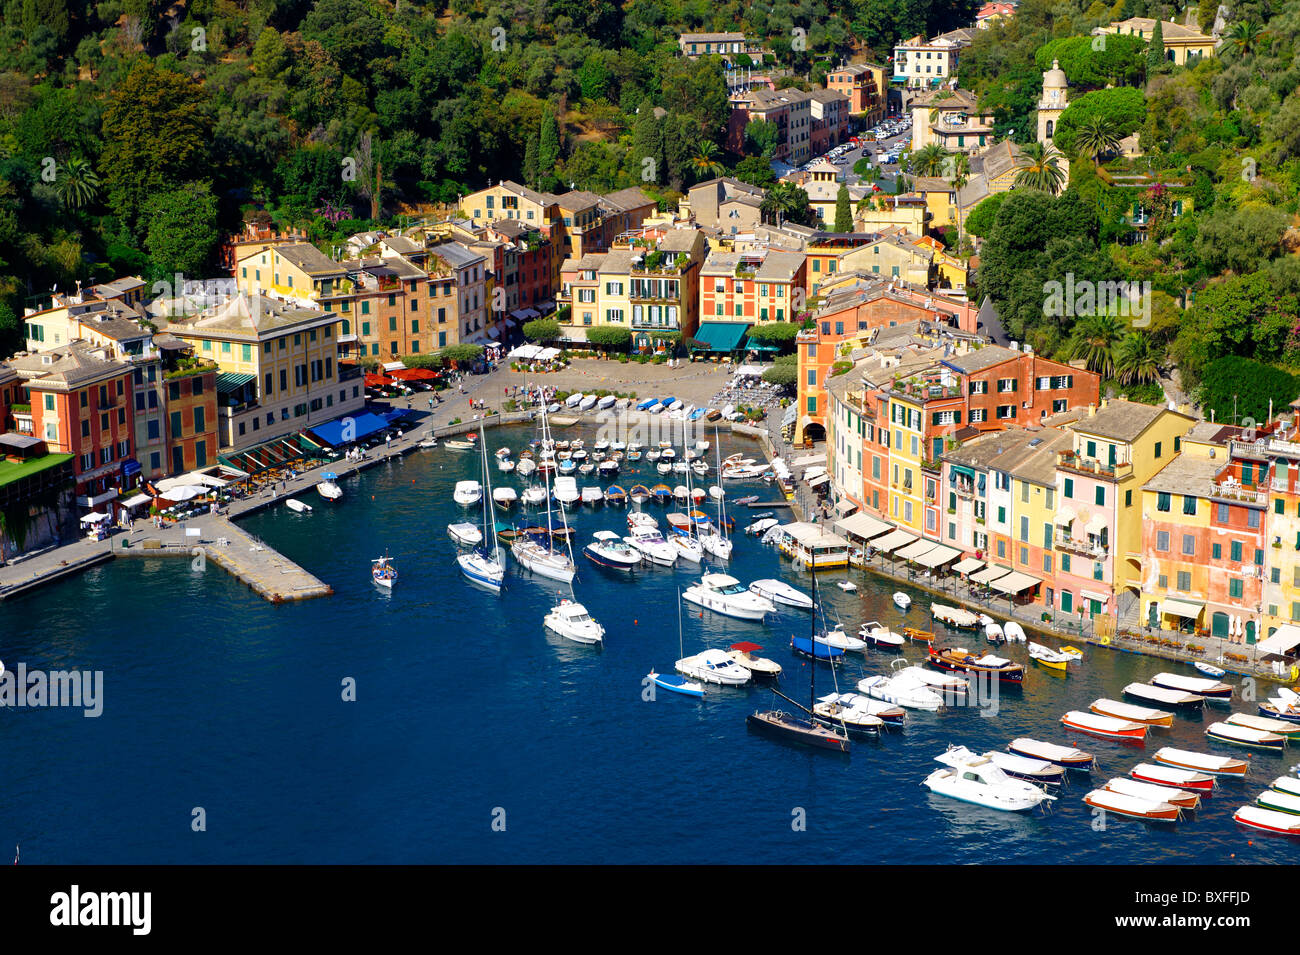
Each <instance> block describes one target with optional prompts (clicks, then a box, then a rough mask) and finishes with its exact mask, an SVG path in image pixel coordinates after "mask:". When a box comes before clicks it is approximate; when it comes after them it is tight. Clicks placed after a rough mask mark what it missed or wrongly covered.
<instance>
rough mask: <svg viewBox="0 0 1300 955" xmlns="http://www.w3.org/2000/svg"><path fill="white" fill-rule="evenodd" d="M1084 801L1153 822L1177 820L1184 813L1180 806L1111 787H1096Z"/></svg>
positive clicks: (1093, 805)
mask: <svg viewBox="0 0 1300 955" xmlns="http://www.w3.org/2000/svg"><path fill="white" fill-rule="evenodd" d="M1083 801H1084V802H1085V803H1086V804H1087V805H1089V806H1091V807H1092V808H1093V809H1104V810H1105V811H1106V812H1113V813H1115V814H1116V815H1118V816H1128V817H1129V818H1130V819H1146V820H1148V821H1152V822H1177V821H1178V818H1179V817H1180V816H1181V815H1182V814H1183V811H1182V810H1181V809H1180V808H1178V807H1177V806H1175V805H1173V804H1171V803H1167V802H1154V801H1152V800H1150V799H1138V798H1136V797H1133V796H1126V795H1124V794H1123V793H1117V792H1111V791H1110V790H1109V789H1094V790H1093V791H1092V792H1090V793H1088V795H1086V796H1084V797H1083Z"/></svg>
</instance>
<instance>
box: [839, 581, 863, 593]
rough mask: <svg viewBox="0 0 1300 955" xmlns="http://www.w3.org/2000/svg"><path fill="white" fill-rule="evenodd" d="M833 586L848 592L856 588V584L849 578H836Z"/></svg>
mask: <svg viewBox="0 0 1300 955" xmlns="http://www.w3.org/2000/svg"><path fill="white" fill-rule="evenodd" d="M835 586H836V587H838V588H840V590H843V591H846V592H848V593H852V592H853V591H855V590H857V589H858V585H857V584H855V583H854V582H853V581H851V580H837V581H835Z"/></svg>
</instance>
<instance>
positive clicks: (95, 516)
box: [81, 511, 108, 524]
mask: <svg viewBox="0 0 1300 955" xmlns="http://www.w3.org/2000/svg"><path fill="white" fill-rule="evenodd" d="M106 520H108V515H107V514H99V513H96V512H94V511H91V512H90V513H89V514H83V515H81V523H83V524H102V523H104V521H106Z"/></svg>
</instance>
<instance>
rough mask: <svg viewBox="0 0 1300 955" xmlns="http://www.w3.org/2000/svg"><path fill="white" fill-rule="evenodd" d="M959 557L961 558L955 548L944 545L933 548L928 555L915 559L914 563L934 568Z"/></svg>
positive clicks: (959, 552)
mask: <svg viewBox="0 0 1300 955" xmlns="http://www.w3.org/2000/svg"><path fill="white" fill-rule="evenodd" d="M960 556H961V551H959V550H958V549H957V548H956V547H949V546H948V545H946V544H940V545H939V546H938V547H936V548H934V549H933V550H931V551H930V552H929V553H927V554H924V555H923V556H921V557H918V558H917V559H916V562H917V563H918V564H920V565H921V566H922V567H929V568H934V567H938V566H940V565H942V564H946V563H948V561H950V560H956V559H957V558H958V557H960Z"/></svg>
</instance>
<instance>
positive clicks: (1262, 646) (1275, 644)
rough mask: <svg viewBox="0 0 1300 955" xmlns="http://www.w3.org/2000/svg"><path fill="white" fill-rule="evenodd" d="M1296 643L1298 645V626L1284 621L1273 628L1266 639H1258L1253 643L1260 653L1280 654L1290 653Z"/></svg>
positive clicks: (1299, 629)
mask: <svg viewBox="0 0 1300 955" xmlns="http://www.w3.org/2000/svg"><path fill="white" fill-rule="evenodd" d="M1297 645H1300V627H1297V626H1296V625H1295V624H1291V623H1284V624H1282V626H1280V627H1278V628H1277V629H1276V630H1274V631H1273V633H1272V635H1271V636H1269V637H1268V638H1267V639H1265V640H1261V641H1259V643H1257V644H1256V645H1255V649H1256V650H1258V651H1259V652H1260V653H1276V654H1278V655H1282V654H1286V653H1290V652H1291V651H1292V650H1294V649H1295V648H1296V646H1297Z"/></svg>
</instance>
